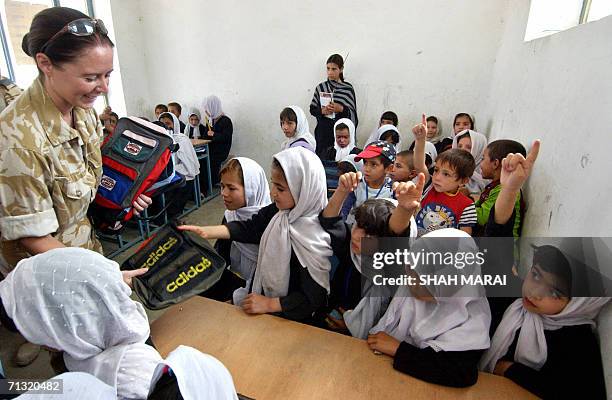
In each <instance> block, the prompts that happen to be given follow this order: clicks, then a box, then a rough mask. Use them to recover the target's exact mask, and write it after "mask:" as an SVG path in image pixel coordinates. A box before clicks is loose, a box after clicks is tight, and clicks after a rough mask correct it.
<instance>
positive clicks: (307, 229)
mask: <svg viewBox="0 0 612 400" xmlns="http://www.w3.org/2000/svg"><path fill="white" fill-rule="evenodd" d="M274 158H275V159H276V160H277V161H278V162H279V163H280V165H281V167H282V169H283V171H284V173H285V178H286V179H287V183H288V186H289V190H290V192H291V195H292V196H293V199H294V200H295V207H293V208H292V209H290V210H280V211H279V212H278V213H277V214H276V215H275V216H274V217H273V218H272V220H270V223H269V224H268V227H267V228H266V230H265V232H264V234H263V236H262V238H261V242H260V245H259V258H258V260H257V269H256V270H255V277H254V278H253V292H255V293H264V294H265V295H266V296H268V297H282V296H286V295H287V292H288V289H289V271H290V269H289V263H290V260H291V251H292V250H293V251H295V255H296V256H297V258H298V260H299V262H300V264H301V265H302V267H304V268H307V269H308V273H309V274H310V276H311V277H312V279H313V280H314V281H315V282H317V283H318V284H319V285H321V287H324V288H325V289H326V290H327V292H328V293H329V272H330V269H331V264H330V262H329V257H331V255H332V250H331V239H330V237H329V234H328V233H327V232H325V231H324V230H323V228H322V227H321V224H320V223H319V213H320V212H321V211H322V210H323V209H324V208H325V206H326V205H327V182H326V178H325V169H324V168H323V164H322V163H321V160H320V159H319V157H317V156H316V155H315V154H314V153H313V152H311V151H309V150H306V149H304V148H302V147H294V148H291V149H287V150H283V151H281V152H280V153H277V154H275V155H274Z"/></svg>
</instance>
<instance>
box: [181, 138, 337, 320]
mask: <svg viewBox="0 0 612 400" xmlns="http://www.w3.org/2000/svg"><path fill="white" fill-rule="evenodd" d="M271 181H272V190H271V195H272V200H273V201H274V203H273V204H270V205H269V206H267V207H264V208H262V209H261V210H259V212H258V213H257V214H255V215H253V217H252V218H251V219H249V220H247V221H233V222H228V223H227V224H225V225H220V226H207V227H198V226H183V227H181V229H184V230H191V231H194V232H195V233H197V234H199V235H201V236H202V237H204V238H210V239H212V238H216V239H231V240H234V241H238V242H244V243H254V244H259V255H258V259H257V268H256V270H255V275H254V277H253V283H252V285H251V290H250V294H249V295H247V296H246V298H245V299H244V300H243V301H242V303H241V304H240V305H241V307H242V308H243V310H244V311H245V312H247V313H249V314H263V313H278V314H279V315H280V316H282V317H285V318H289V319H294V320H299V321H302V322H310V321H312V317H313V314H314V313H315V312H317V311H318V310H319V309H320V308H321V307H322V306H323V305H324V304H325V301H326V297H327V294H328V293H329V287H330V285H329V272H330V269H331V265H330V262H329V257H330V256H331V255H332V251H331V247H330V237H329V234H327V233H326V232H325V231H324V230H323V228H321V225H320V224H319V221H318V218H317V217H318V215H319V212H321V210H322V209H323V208H324V207H325V205H326V204H327V195H326V194H327V193H326V192H327V187H326V179H325V170H324V168H323V164H322V163H321V160H319V158H318V157H317V156H316V155H315V153H313V152H311V151H310V150H306V149H304V148H302V147H294V148H290V149H287V150H284V151H281V152H280V153H277V154H276V155H274V161H273V163H272V174H271Z"/></svg>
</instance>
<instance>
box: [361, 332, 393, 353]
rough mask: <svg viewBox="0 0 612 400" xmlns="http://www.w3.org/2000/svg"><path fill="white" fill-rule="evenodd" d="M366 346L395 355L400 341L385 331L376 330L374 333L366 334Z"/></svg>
mask: <svg viewBox="0 0 612 400" xmlns="http://www.w3.org/2000/svg"><path fill="white" fill-rule="evenodd" d="M368 346H370V349H371V350H374V351H379V352H381V353H383V354H386V355H388V356H391V357H395V353H396V352H397V349H398V348H399V346H400V341H399V340H397V339H395V338H394V337H393V336H390V335H388V334H386V333H385V332H378V333H375V334H374V335H368Z"/></svg>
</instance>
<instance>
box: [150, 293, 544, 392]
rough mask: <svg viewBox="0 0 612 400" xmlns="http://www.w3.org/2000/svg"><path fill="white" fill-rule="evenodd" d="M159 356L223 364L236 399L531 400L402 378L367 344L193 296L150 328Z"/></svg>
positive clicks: (485, 378) (504, 383)
mask: <svg viewBox="0 0 612 400" xmlns="http://www.w3.org/2000/svg"><path fill="white" fill-rule="evenodd" d="M151 336H152V337H153V342H154V343H155V346H156V347H157V348H158V350H159V352H160V353H161V355H162V356H164V357H165V356H166V355H167V354H168V353H169V352H170V351H172V350H173V349H175V348H176V347H177V346H178V345H181V344H183V345H187V346H191V347H194V348H196V349H199V350H200V351H202V352H204V353H208V354H211V355H213V356H215V357H216V358H218V359H219V360H220V361H221V362H222V363H223V364H225V366H226V367H227V368H228V370H229V371H230V372H231V374H232V377H233V378H234V384H235V385H236V390H237V391H238V393H241V394H243V395H246V396H249V397H252V398H254V399H256V400H272V399H284V400H295V399H308V400H311V399H351V400H358V399H368V400H370V399H385V400H391V399H491V398H495V399H512V400H518V399H526V398H534V396H533V395H531V394H530V393H529V392H527V391H525V390H524V389H522V388H521V387H519V386H517V385H516V384H514V383H513V382H512V381H510V380H508V379H505V378H502V377H499V376H495V375H491V374H485V373H481V374H480V377H479V379H478V383H477V384H476V385H475V386H472V387H470V388H467V389H455V388H447V387H443V386H438V385H433V384H430V383H426V382H423V381H421V380H418V379H415V378H412V377H410V376H408V375H405V374H402V373H400V372H398V371H396V370H394V369H393V367H392V359H391V358H390V357H387V356H384V355H378V356H377V355H375V354H373V353H372V351H370V350H369V348H368V347H367V345H366V343H365V341H363V340H360V339H355V338H351V337H348V336H344V335H341V334H338V333H334V332H328V331H325V330H322V329H318V328H314V327H311V326H307V325H303V324H299V323H296V322H293V321H288V320H285V319H282V318H278V317H275V316H271V315H258V316H249V315H247V314H245V313H244V312H243V311H242V310H241V309H239V308H238V307H235V306H232V305H229V304H226V303H220V302H217V301H214V300H210V299H205V298H202V297H199V296H196V297H194V298H192V299H190V300H188V301H186V302H184V303H182V304H178V305H175V306H173V307H171V308H169V309H168V310H167V311H166V312H165V314H164V315H162V316H161V317H160V318H158V319H157V320H156V321H155V322H153V324H152V328H151Z"/></svg>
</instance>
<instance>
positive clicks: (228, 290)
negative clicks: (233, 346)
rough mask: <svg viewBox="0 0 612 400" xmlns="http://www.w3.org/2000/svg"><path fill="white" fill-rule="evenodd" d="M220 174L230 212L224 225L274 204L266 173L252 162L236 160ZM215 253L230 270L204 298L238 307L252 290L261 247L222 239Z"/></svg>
mask: <svg viewBox="0 0 612 400" xmlns="http://www.w3.org/2000/svg"><path fill="white" fill-rule="evenodd" d="M220 174H221V197H222V198H223V204H224V205H225V208H226V210H225V213H224V216H223V221H222V222H221V223H222V224H225V223H228V222H232V221H246V220H249V219H250V218H251V217H252V216H253V215H255V214H257V212H259V210H260V209H262V208H263V207H265V206H267V205H269V204H270V203H271V202H272V200H270V189H269V187H268V181H267V179H266V173H265V172H264V170H263V168H262V167H261V166H260V165H259V164H257V162H255V161H253V160H251V159H250V158H246V157H236V158H232V159H231V160H229V161H228V162H227V163H225V165H224V166H223V167H222V168H221V172H220ZM215 249H216V250H217V252H218V253H219V254H220V255H221V256H222V257H223V258H224V259H225V262H226V264H227V265H228V266H229V270H226V271H224V272H223V275H222V277H221V279H220V280H219V282H217V283H216V284H215V285H214V286H213V287H212V288H211V289H209V290H207V291H206V292H205V293H203V294H202V295H203V296H205V297H209V298H213V299H215V300H219V301H227V300H230V299H231V300H233V303H234V304H240V303H241V302H242V300H243V299H244V297H245V296H246V295H247V294H248V292H249V288H250V287H251V281H252V279H253V274H254V273H255V268H256V266H257V257H258V254H259V246H258V245H256V244H251V243H241V242H236V241H231V240H224V239H219V240H217V242H216V243H215Z"/></svg>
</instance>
